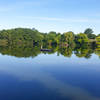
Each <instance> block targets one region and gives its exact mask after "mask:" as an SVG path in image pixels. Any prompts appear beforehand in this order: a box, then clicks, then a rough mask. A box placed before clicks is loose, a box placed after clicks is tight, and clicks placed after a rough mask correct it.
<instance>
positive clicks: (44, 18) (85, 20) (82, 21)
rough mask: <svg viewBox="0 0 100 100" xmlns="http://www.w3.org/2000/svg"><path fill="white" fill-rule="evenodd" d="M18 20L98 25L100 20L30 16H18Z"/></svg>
mask: <svg viewBox="0 0 100 100" xmlns="http://www.w3.org/2000/svg"><path fill="white" fill-rule="evenodd" d="M18 18H22V19H27V20H44V21H60V22H69V23H100V19H85V18H79V19H75V18H53V17H31V16H18Z"/></svg>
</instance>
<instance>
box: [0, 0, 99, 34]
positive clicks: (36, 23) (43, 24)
mask: <svg viewBox="0 0 100 100" xmlns="http://www.w3.org/2000/svg"><path fill="white" fill-rule="evenodd" d="M99 26H100V0H0V30H2V29H11V28H18V27H23V28H36V29H38V30H39V31H40V32H49V31H56V32H61V33H63V32H67V31H73V32H75V33H80V32H84V30H85V29H86V28H92V29H93V30H94V33H95V34H99V33H100V27H99Z"/></svg>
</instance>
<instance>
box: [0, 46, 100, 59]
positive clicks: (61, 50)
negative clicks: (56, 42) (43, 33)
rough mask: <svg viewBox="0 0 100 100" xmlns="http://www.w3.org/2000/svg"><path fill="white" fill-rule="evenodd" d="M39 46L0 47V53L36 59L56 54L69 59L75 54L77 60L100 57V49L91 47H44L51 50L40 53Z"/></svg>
mask: <svg viewBox="0 0 100 100" xmlns="http://www.w3.org/2000/svg"><path fill="white" fill-rule="evenodd" d="M40 48H41V47H40V46H34V47H33V46H31V45H30V46H29V45H28V46H26V45H23V46H18V45H17V46H0V53H1V54H2V55H10V56H16V57H25V58H27V57H32V58H34V57H36V56H38V55H39V54H41V53H43V54H54V53H56V52H57V55H58V56H59V55H63V56H65V57H71V56H72V54H75V55H76V56H77V57H79V58H83V57H84V58H87V59H89V58H91V56H92V54H94V53H95V54H96V55H97V56H100V48H96V47H91V46H86V45H85V46H82V47H60V46H48V45H47V46H46V48H49V49H51V51H49V52H48V51H40Z"/></svg>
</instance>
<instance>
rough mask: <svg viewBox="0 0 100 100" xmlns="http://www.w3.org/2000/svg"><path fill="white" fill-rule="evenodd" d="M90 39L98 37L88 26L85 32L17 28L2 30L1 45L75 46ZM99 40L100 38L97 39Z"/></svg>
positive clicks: (0, 33)
mask: <svg viewBox="0 0 100 100" xmlns="http://www.w3.org/2000/svg"><path fill="white" fill-rule="evenodd" d="M90 39H94V40H96V39H98V38H96V35H95V34H93V30H92V29H90V28H88V29H86V30H85V31H84V33H79V34H74V33H73V32H72V31H69V32H64V33H63V34H61V33H56V32H54V31H51V32H49V33H42V32H39V31H38V30H36V29H35V28H32V29H29V28H15V29H9V30H1V31H0V45H7V44H9V45H33V46H35V45H38V46H40V45H43V46H46V45H49V47H50V46H51V45H53V46H54V45H62V46H72V47H73V46H75V45H83V44H89V40H90ZM97 41H98V40H97Z"/></svg>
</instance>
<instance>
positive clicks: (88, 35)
mask: <svg viewBox="0 0 100 100" xmlns="http://www.w3.org/2000/svg"><path fill="white" fill-rule="evenodd" d="M84 33H85V34H86V35H87V37H88V38H89V39H95V38H96V35H95V34H93V30H92V29H91V28H87V29H86V30H85V31H84Z"/></svg>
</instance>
